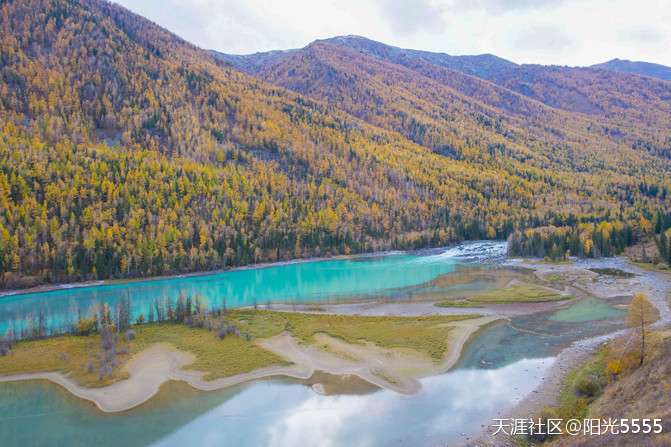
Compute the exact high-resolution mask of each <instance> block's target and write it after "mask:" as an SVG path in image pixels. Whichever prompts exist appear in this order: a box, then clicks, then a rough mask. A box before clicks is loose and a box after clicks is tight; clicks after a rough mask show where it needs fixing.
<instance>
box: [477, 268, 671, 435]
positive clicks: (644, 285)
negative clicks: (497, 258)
mask: <svg viewBox="0 0 671 447" xmlns="http://www.w3.org/2000/svg"><path fill="white" fill-rule="evenodd" d="M510 263H512V264H516V263H517V262H516V261H513V262H509V264H510ZM523 265H524V267H527V268H533V269H534V270H535V271H536V274H537V275H538V276H539V277H541V278H545V277H547V276H548V275H565V276H567V277H568V278H570V279H571V280H573V281H574V282H575V286H576V287H578V288H579V290H582V291H584V292H587V293H590V294H593V295H595V296H598V297H600V298H603V299H605V300H606V301H613V302H618V301H619V300H620V299H621V298H622V297H627V296H628V297H631V296H633V295H634V294H636V293H638V292H643V293H645V294H646V295H647V296H648V298H649V299H650V301H652V303H653V304H654V305H655V307H657V309H658V310H659V312H660V319H659V321H657V322H656V323H655V324H654V325H653V327H655V328H664V327H669V325H671V311H670V308H669V300H670V299H671V298H670V294H671V275H668V274H664V273H660V272H653V271H650V270H646V269H644V268H641V267H638V266H635V265H631V264H629V263H627V262H626V261H625V260H624V259H621V258H608V259H602V260H584V261H579V262H577V263H574V264H557V265H552V264H528V263H525V264H523ZM590 268H613V269H620V270H622V271H625V272H629V273H633V274H635V275H637V276H635V277H633V278H626V279H616V280H613V279H612V278H608V279H605V278H604V277H602V276H600V275H598V274H596V273H594V272H592V271H590V270H587V269H590ZM622 332H623V330H622V331H617V332H613V333H611V334H606V335H602V336H598V337H593V338H588V339H582V340H577V341H576V342H574V343H573V344H572V345H571V346H569V347H567V348H566V349H564V350H563V351H562V352H561V353H560V354H559V356H557V358H556V360H555V361H554V362H553V365H552V366H551V367H550V368H548V370H547V372H546V374H545V375H544V377H543V378H542V382H541V384H540V385H539V386H538V387H536V389H535V390H533V391H532V392H531V393H530V394H528V395H527V396H526V397H525V398H523V399H522V400H521V401H520V402H519V403H518V404H517V405H515V406H514V407H513V408H512V409H510V410H509V411H508V412H505V413H503V414H501V415H498V416H497V417H500V418H505V419H515V418H527V419H528V418H530V417H535V415H536V414H537V413H538V412H539V411H540V410H541V409H542V408H543V407H546V406H550V407H551V406H553V405H555V404H556V402H557V398H558V396H559V393H560V391H561V388H562V386H563V385H564V381H565V380H566V379H565V378H566V375H567V374H569V373H570V372H572V371H574V370H575V369H577V368H578V367H579V366H580V365H581V364H582V362H584V361H585V360H587V359H588V358H589V356H590V355H591V354H593V353H594V352H595V350H596V349H598V348H599V347H600V346H602V345H603V344H604V343H605V342H606V341H608V340H609V339H611V338H613V337H614V336H616V335H617V334H619V333H622ZM493 422H494V421H492V424H493ZM495 431H496V429H495V428H494V427H493V426H492V425H490V426H487V427H485V428H484V429H483V431H482V433H481V434H480V436H478V437H477V438H476V439H475V440H474V441H472V442H469V443H467V444H466V445H467V446H494V445H496V446H503V445H514V442H512V440H511V439H509V438H508V437H507V436H505V435H502V434H499V435H496V436H494V432H495Z"/></svg>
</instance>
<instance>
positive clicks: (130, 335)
mask: <svg viewBox="0 0 671 447" xmlns="http://www.w3.org/2000/svg"><path fill="white" fill-rule="evenodd" d="M135 335H136V334H135V331H134V330H132V329H129V330H127V331H126V332H124V334H123V338H125V339H126V341H127V342H130V341H132V340H135Z"/></svg>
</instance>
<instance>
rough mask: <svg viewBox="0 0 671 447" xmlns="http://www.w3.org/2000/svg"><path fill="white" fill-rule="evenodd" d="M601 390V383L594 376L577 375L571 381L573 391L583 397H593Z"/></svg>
mask: <svg viewBox="0 0 671 447" xmlns="http://www.w3.org/2000/svg"><path fill="white" fill-rule="evenodd" d="M601 388H602V384H601V381H600V380H599V378H598V377H597V376H595V375H588V374H579V375H578V377H576V378H575V380H574V381H573V390H574V391H575V392H576V393H578V394H581V395H583V396H588V397H594V396H596V395H597V394H599V392H600V391H601Z"/></svg>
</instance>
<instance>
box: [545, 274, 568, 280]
mask: <svg viewBox="0 0 671 447" xmlns="http://www.w3.org/2000/svg"><path fill="white" fill-rule="evenodd" d="M545 279H547V280H548V281H564V280H565V279H566V277H565V276H564V275H548V276H547V277H546V278H545Z"/></svg>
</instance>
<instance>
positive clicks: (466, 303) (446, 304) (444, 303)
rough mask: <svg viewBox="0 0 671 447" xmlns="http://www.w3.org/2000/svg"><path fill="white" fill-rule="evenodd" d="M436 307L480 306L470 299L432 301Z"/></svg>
mask: <svg viewBox="0 0 671 447" xmlns="http://www.w3.org/2000/svg"><path fill="white" fill-rule="evenodd" d="M433 305H434V306H436V307H482V306H481V305H479V304H478V303H474V302H472V301H441V302H439V303H433Z"/></svg>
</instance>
